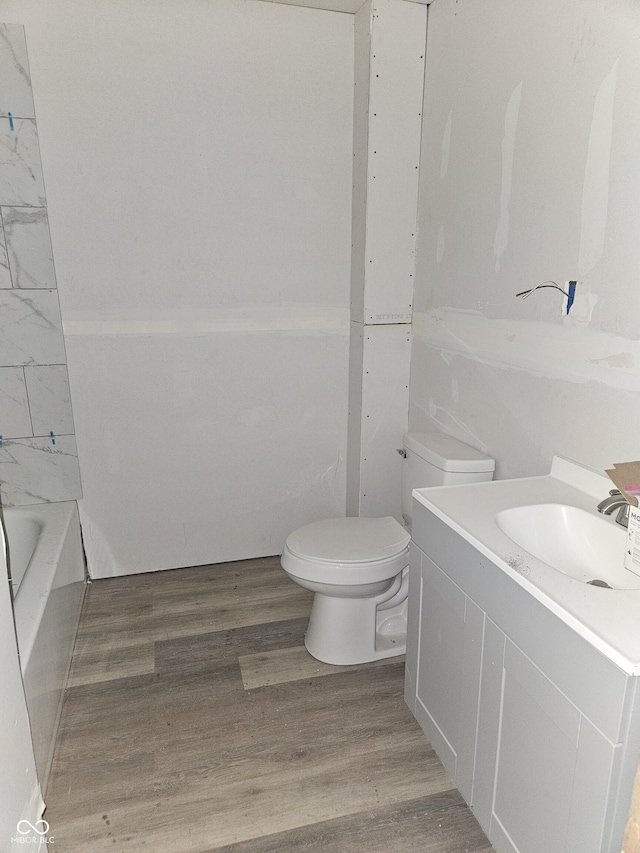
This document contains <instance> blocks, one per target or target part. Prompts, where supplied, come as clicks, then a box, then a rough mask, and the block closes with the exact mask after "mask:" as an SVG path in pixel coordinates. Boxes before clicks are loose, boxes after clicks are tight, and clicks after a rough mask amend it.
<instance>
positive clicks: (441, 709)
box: [415, 552, 484, 802]
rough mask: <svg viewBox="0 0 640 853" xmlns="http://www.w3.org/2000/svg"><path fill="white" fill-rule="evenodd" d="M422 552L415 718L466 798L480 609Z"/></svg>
mask: <svg viewBox="0 0 640 853" xmlns="http://www.w3.org/2000/svg"><path fill="white" fill-rule="evenodd" d="M418 553H419V554H420V558H421V577H422V585H421V591H420V605H421V606H420V649H419V654H418V661H417V684H416V693H417V699H416V711H415V714H416V719H417V720H418V722H419V723H420V725H421V727H422V729H423V731H424V732H425V734H426V736H427V738H428V739H429V741H430V742H431V745H432V746H433V747H434V749H435V751H436V752H437V754H438V756H439V758H440V760H441V761H442V763H443V764H444V766H445V767H446V768H447V770H448V771H449V773H450V774H451V776H452V777H453V779H454V781H455V783H456V785H457V786H458V788H459V790H460V792H461V794H462V795H463V797H465V799H467V801H468V802H470V801H471V796H472V782H473V764H474V755H475V740H476V725H477V711H478V694H479V685H480V664H481V656H482V630H483V620H484V614H483V612H482V611H481V610H480V609H479V608H478V607H477V606H476V605H475V604H474V603H473V602H472V601H471V599H469V598H468V596H466V595H465V594H464V592H463V591H462V590H461V589H460V587H458V586H457V585H456V584H455V583H453V581H452V580H450V578H448V577H447V575H446V574H445V573H444V572H442V571H441V570H440V569H439V568H438V567H437V566H436V564H435V563H434V562H433V561H432V560H430V559H429V558H428V557H427V556H426V555H425V554H423V553H421V552H418Z"/></svg>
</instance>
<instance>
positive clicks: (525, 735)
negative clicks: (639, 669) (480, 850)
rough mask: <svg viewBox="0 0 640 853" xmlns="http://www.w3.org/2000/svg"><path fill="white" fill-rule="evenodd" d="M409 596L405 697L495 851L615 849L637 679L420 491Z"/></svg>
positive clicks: (638, 724) (610, 852) (634, 753)
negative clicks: (515, 577)
mask: <svg viewBox="0 0 640 853" xmlns="http://www.w3.org/2000/svg"><path fill="white" fill-rule="evenodd" d="M607 592H609V593H610V592H611V591H609V590H604V589H603V590H602V593H603V594H605V595H606V594H607ZM409 595H410V604H409V618H408V643H407V677H406V691H405V696H406V700H407V703H408V704H409V706H410V708H411V709H412V711H413V713H414V715H415V717H416V719H417V720H418V722H419V723H420V725H421V727H422V729H423V730H424V732H425V734H426V736H427V738H428V739H429V741H430V742H431V743H432V745H433V747H434V748H435V750H436V752H437V753H438V755H439V757H440V759H441V760H442V762H443V764H444V765H445V767H446V768H447V770H448V771H449V773H450V774H451V776H452V777H453V779H454V781H455V783H456V785H457V786H458V788H459V790H460V792H461V793H462V795H463V796H464V798H465V799H466V801H467V802H468V803H469V805H470V806H471V809H472V811H473V812H474V813H475V815H476V817H477V819H478V821H479V823H480V825H481V826H482V828H483V829H484V831H485V832H486V834H487V835H488V837H489V839H490V841H491V843H492V844H493V846H494V848H495V849H496V851H497V853H515V852H516V851H517V853H565V851H566V853H596V852H597V853H619V851H620V850H621V847H622V838H623V835H624V829H625V825H626V821H627V815H628V811H629V804H630V801H631V792H632V788H633V781H634V777H635V771H636V766H637V762H638V754H639V753H640V691H639V690H638V680H639V679H638V678H637V677H634V676H631V675H628V674H627V673H625V672H624V671H623V670H622V669H620V668H619V667H618V666H616V665H615V664H614V663H612V662H611V661H610V660H608V659H607V658H606V657H605V656H604V655H603V654H602V653H601V652H600V651H598V650H597V649H596V648H594V647H593V646H592V645H591V644H590V643H589V642H588V641H587V640H586V639H585V638H583V637H581V636H580V635H579V634H578V633H576V632H575V631H574V630H573V629H572V628H571V627H570V626H569V625H567V624H566V623H565V622H564V621H562V620H561V619H560V618H559V617H558V616H556V615H555V614H554V613H552V612H551V610H549V609H548V608H546V607H545V606H544V605H543V604H541V603H540V602H539V601H537V600H536V599H535V598H534V597H533V596H531V595H530V594H529V593H528V592H527V591H526V590H525V589H523V588H522V586H520V585H519V584H518V583H516V582H515V581H514V580H513V578H511V577H509V576H508V575H507V574H505V573H504V572H503V571H501V569H500V568H498V567H497V566H496V565H494V564H493V563H492V562H491V561H490V560H489V559H487V558H486V557H485V556H484V555H483V554H481V553H480V552H479V551H478V550H477V549H476V548H475V547H474V546H473V545H471V544H470V543H469V542H467V541H466V540H465V539H463V538H462V537H461V536H460V535H458V533H456V532H455V531H454V530H453V529H452V528H451V527H449V526H448V525H447V524H445V523H444V522H443V521H442V520H440V519H439V518H437V517H436V515H435V514H433V513H431V512H430V511H429V510H428V509H426V508H425V507H424V506H423V505H421V504H419V503H418V502H416V501H414V518H413V543H412V557H411V568H410V592H409ZM639 619H640V613H639Z"/></svg>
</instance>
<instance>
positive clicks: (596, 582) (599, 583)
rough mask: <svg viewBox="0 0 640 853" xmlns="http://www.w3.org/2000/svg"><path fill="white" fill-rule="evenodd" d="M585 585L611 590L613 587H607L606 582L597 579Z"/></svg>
mask: <svg viewBox="0 0 640 853" xmlns="http://www.w3.org/2000/svg"><path fill="white" fill-rule="evenodd" d="M587 583H589V584H591V586H602V587H604V588H605V589H613V587H612V586H609V584H608V583H607V582H606V581H601V580H599V579H598V578H595V579H594V580H592V581H587Z"/></svg>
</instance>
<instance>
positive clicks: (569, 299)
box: [567, 281, 578, 314]
mask: <svg viewBox="0 0 640 853" xmlns="http://www.w3.org/2000/svg"><path fill="white" fill-rule="evenodd" d="M577 284H578V282H577V281H570V282H569V293H568V296H567V314H568V313H569V311H571V306H572V305H573V299H574V296H575V295H576V285H577Z"/></svg>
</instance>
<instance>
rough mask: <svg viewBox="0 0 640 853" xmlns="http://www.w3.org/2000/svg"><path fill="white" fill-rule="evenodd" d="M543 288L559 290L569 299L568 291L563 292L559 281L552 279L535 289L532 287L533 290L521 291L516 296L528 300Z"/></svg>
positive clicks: (537, 285)
mask: <svg viewBox="0 0 640 853" xmlns="http://www.w3.org/2000/svg"><path fill="white" fill-rule="evenodd" d="M541 287H553V288H554V289H555V290H559V291H560V293H562V294H564V296H566V297H567V298H569V294H568V293H567V291H566V290H563V289H562V288H561V287H560V285H559V284H558V282H557V281H553V280H552V279H550V278H549V279H547V280H546V281H543V282H541V283H540V284H536V286H535V287H531V288H529V290H522V291H520V293H516V296H521V297H522V298H523V299H526V298H527V297H528V296H531V294H532V293H533V292H534V291H535V290H539V289H540V288H541Z"/></svg>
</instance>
